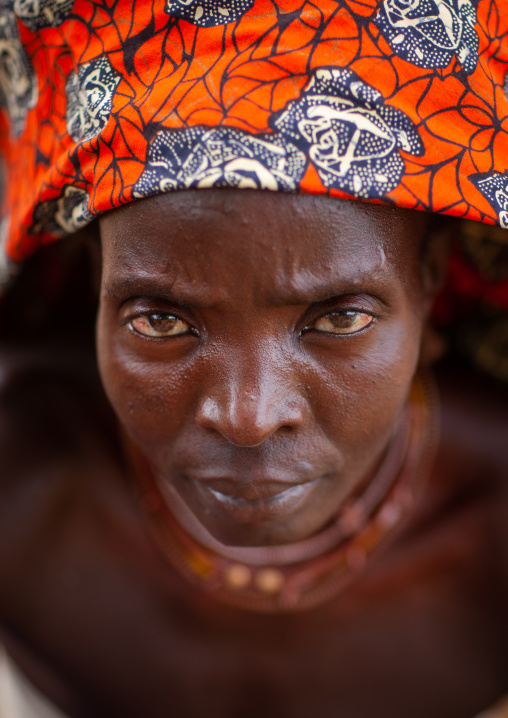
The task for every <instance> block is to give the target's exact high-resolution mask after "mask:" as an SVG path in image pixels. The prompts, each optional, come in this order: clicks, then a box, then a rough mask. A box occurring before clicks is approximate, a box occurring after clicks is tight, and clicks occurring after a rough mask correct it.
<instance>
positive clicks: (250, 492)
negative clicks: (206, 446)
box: [191, 478, 320, 523]
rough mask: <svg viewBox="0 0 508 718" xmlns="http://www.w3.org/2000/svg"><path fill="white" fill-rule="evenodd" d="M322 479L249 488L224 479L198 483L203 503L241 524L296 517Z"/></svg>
mask: <svg viewBox="0 0 508 718" xmlns="http://www.w3.org/2000/svg"><path fill="white" fill-rule="evenodd" d="M319 481H320V479H319V478H318V479H314V480H312V481H306V482H304V483H299V484H296V483H294V482H292V483H290V482H287V481H286V482H281V481H268V480H266V481H255V482H252V483H247V484H245V483H244V482H235V481H232V480H227V481H224V480H223V479H217V480H211V481H194V480H192V479H191V483H192V484H194V486H195V487H196V488H197V489H198V491H199V493H200V495H201V497H202V499H204V501H205V502H206V504H207V506H208V507H210V503H211V504H212V505H214V506H215V507H217V508H219V509H220V510H221V511H224V512H225V513H227V514H228V515H229V516H230V517H231V518H232V519H234V520H235V521H238V522H239V523H251V522H252V523H253V522H261V521H270V520H272V519H279V518H282V517H285V516H288V515H290V514H292V513H294V512H295V511H296V510H297V509H298V508H300V506H301V505H302V504H303V503H304V502H305V501H306V500H307V499H308V497H309V495H310V494H311V493H312V492H313V491H314V490H315V489H316V486H317V484H318V483H319Z"/></svg>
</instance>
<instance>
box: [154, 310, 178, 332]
mask: <svg viewBox="0 0 508 718" xmlns="http://www.w3.org/2000/svg"><path fill="white" fill-rule="evenodd" d="M176 322H177V319H176V317H172V316H171V314H150V315H149V317H148V323H149V325H150V326H151V327H152V329H155V331H156V332H168V331H170V330H171V329H173V327H174V326H175V324H176Z"/></svg>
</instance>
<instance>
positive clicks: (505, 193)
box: [469, 172, 508, 229]
mask: <svg viewBox="0 0 508 718" xmlns="http://www.w3.org/2000/svg"><path fill="white" fill-rule="evenodd" d="M469 179H470V180H471V182H472V183H473V184H474V186H475V187H477V188H478V189H479V190H480V192H481V193H482V194H483V196H484V197H485V199H487V200H488V202H489V203H490V204H491V206H492V207H493V208H494V209H495V210H496V212H497V215H498V222H499V224H500V226H501V227H503V229H508V172H505V173H504V174H501V173H500V172H492V174H478V175H472V176H471V177H470V178H469Z"/></svg>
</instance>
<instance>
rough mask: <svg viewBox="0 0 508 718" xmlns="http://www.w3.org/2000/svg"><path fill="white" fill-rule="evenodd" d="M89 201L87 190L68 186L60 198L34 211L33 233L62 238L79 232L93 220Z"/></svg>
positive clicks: (43, 204)
mask: <svg viewBox="0 0 508 718" xmlns="http://www.w3.org/2000/svg"><path fill="white" fill-rule="evenodd" d="M89 201H90V197H89V195H88V192H86V190H83V189H81V188H80V187H76V186H75V185H70V184H69V185H67V186H66V187H65V188H64V190H63V192H62V193H61V194H60V196H59V197H57V198H56V199H53V200H48V201H46V202H41V203H40V204H38V205H37V207H36V208H35V209H34V226H33V230H32V231H33V233H34V234H37V232H41V231H45V232H51V233H52V234H54V236H55V237H62V236H64V235H66V234H70V233H72V232H77V230H78V229H81V228H82V227H85V226H86V225H87V224H89V222H91V221H92V219H93V216H92V214H91V212H90V210H89V209H88V203H89Z"/></svg>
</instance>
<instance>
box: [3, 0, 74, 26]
mask: <svg viewBox="0 0 508 718" xmlns="http://www.w3.org/2000/svg"><path fill="white" fill-rule="evenodd" d="M73 5H74V0H14V3H13V9H14V13H15V15H17V17H19V19H20V20H21V21H22V22H23V23H24V24H25V25H26V26H27V27H28V28H30V30H32V32H36V31H37V30H40V29H41V28H43V27H58V25H61V24H62V23H63V22H64V20H66V19H67V16H68V15H69V13H70V11H71V10H72V6H73Z"/></svg>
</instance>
